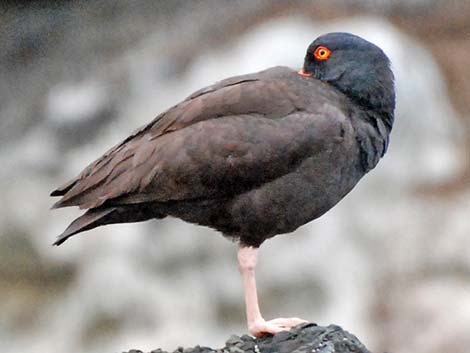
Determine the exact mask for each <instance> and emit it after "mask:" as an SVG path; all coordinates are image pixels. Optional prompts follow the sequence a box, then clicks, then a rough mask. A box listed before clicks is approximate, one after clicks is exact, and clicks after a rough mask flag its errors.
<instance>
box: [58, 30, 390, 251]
mask: <svg viewBox="0 0 470 353" xmlns="http://www.w3.org/2000/svg"><path fill="white" fill-rule="evenodd" d="M316 42H318V43H320V42H321V43H322V44H324V45H329V46H330V47H331V50H332V54H331V57H330V58H329V59H328V60H325V62H328V64H330V65H331V67H330V68H329V67H326V66H325V65H326V63H325V62H323V61H320V60H315V58H312V57H311V55H312V54H311V53H312V51H313V49H314V48H315V47H316V46H318V43H316ZM340 54H342V55H340ZM346 54H350V55H349V56H348V57H344V56H345V55H346ZM334 55H337V59H336V60H337V62H336V63H335V62H334V60H335V58H334ZM355 58H356V59H360V60H359V61H354V60H355ZM371 58H372V59H373V60H372V59H371ZM361 61H362V62H361ZM303 70H304V72H303V75H299V74H298V73H297V72H296V71H293V70H291V69H289V68H285V67H275V68H272V69H268V70H265V71H261V72H258V73H255V74H251V75H245V76H238V77H233V78H229V79H226V80H223V81H220V82H218V83H216V84H214V85H213V86H209V87H207V88H204V89H202V90H200V91H197V92H195V93H194V94H192V95H191V96H189V97H188V98H187V99H185V100H184V101H183V102H181V103H179V104H177V105H175V106H174V107H172V108H170V109H169V110H167V111H166V112H164V113H162V114H160V115H159V116H158V117H157V118H155V119H154V120H153V121H152V122H150V123H149V124H148V125H146V126H144V127H142V128H141V129H139V130H137V131H136V132H134V133H133V134H132V135H130V136H129V137H128V138H126V139H125V140H124V141H123V142H121V143H120V144H118V145H116V146H115V147H113V148H112V149H110V150H109V151H108V152H106V153H105V154H104V155H103V156H102V157H100V158H99V159H98V160H96V161H95V162H93V163H92V164H91V165H89V166H88V167H87V168H86V169H85V170H84V171H83V172H82V173H81V174H80V175H79V176H78V177H77V178H75V179H73V180H72V181H70V182H68V183H67V184H65V185H64V186H62V187H60V188H58V189H56V190H54V191H53V192H52V194H51V195H52V196H62V198H61V199H60V200H59V201H58V202H57V203H56V204H55V205H54V208H59V207H66V206H79V207H80V208H82V209H88V211H87V212H86V213H85V215H83V216H82V217H80V218H78V219H77V220H75V221H74V222H73V223H72V224H71V225H70V226H69V228H67V229H66V230H65V232H64V233H63V234H62V235H61V236H60V237H59V238H58V239H57V241H56V242H55V244H56V245H59V244H61V243H63V242H64V241H65V240H66V239H67V238H69V237H70V236H72V235H74V234H76V233H78V232H81V231H84V230H88V229H92V228H95V227H97V226H101V225H104V224H110V223H123V222H137V221H144V220H147V219H151V218H164V217H166V216H174V217H178V218H181V219H183V220H186V221H188V222H192V223H197V224H202V225H206V226H209V227H212V228H215V229H217V230H219V231H221V232H222V233H223V234H224V235H226V236H229V237H234V238H238V239H239V240H240V242H241V243H243V244H246V245H253V246H259V245H260V244H261V243H262V242H263V241H264V240H265V239H267V238H269V237H272V236H274V235H276V234H279V233H286V232H291V231H293V230H295V229H296V228H297V227H299V226H301V225H303V224H305V223H307V222H309V221H311V220H313V219H315V218H317V217H319V216H320V215H322V214H323V213H325V212H326V211H327V210H328V209H330V208H331V207H332V206H334V205H335V204H336V203H337V202H338V201H339V200H341V198H343V197H344V196H345V195H346V194H347V193H348V192H349V191H350V190H351V189H352V188H353V187H354V185H355V184H356V183H357V182H358V180H359V179H360V178H361V177H362V176H363V175H364V174H365V173H366V172H367V171H368V170H370V169H371V168H373V167H374V166H375V165H376V163H377V162H378V160H379V158H380V157H381V156H382V155H383V153H384V152H385V149H386V146H387V143H388V134H389V132H390V129H391V125H392V122H393V109H394V91H393V75H392V74H391V71H390V69H389V62H388V59H387V58H386V57H385V55H384V54H383V52H382V51H381V50H380V49H378V48H377V47H376V46H374V45H372V44H370V43H368V42H366V41H364V40H362V39H360V38H359V37H355V36H352V35H348V34H343V33H339V34H329V35H326V36H323V40H322V37H320V38H319V39H317V40H316V41H315V42H314V43H312V45H311V46H310V47H309V50H308V51H307V55H306V60H305V65H304V69H303ZM354 70H355V71H356V72H354ZM308 75H310V76H312V77H305V76H308ZM361 75H362V76H361Z"/></svg>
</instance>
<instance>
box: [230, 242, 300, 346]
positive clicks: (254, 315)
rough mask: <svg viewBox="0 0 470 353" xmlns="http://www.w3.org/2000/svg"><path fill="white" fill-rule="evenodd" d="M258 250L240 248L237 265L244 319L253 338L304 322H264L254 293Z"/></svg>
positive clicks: (281, 319) (282, 319) (295, 319)
mask: <svg viewBox="0 0 470 353" xmlns="http://www.w3.org/2000/svg"><path fill="white" fill-rule="evenodd" d="M257 254H258V248H254V247H251V246H249V247H248V246H240V249H239V250H238V265H239V269H240V273H241V275H242V278H243V286H244V288H245V304H246V319H247V322H248V329H249V330H250V333H251V334H252V335H253V336H256V337H260V336H262V335H263V334H264V333H272V334H275V333H278V332H281V331H288V330H289V329H291V328H292V327H294V326H297V325H299V324H301V323H304V322H306V321H305V320H302V319H299V318H289V319H286V318H279V319H274V320H270V321H266V320H264V319H263V317H262V316H261V312H260V310H259V305H258V294H257V293H256V280H255V268H256V259H257Z"/></svg>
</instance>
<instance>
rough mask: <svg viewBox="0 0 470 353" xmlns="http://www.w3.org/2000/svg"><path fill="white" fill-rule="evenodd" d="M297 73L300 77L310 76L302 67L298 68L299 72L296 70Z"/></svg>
mask: <svg viewBox="0 0 470 353" xmlns="http://www.w3.org/2000/svg"><path fill="white" fill-rule="evenodd" d="M297 73H298V74H299V75H300V76H302V77H312V74H309V73H308V72H305V71H304V69H303V68H301V69H300V70H299V72H297Z"/></svg>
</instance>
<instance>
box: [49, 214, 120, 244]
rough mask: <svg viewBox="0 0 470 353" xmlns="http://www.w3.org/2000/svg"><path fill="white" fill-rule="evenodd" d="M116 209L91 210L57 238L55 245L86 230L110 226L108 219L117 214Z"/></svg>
mask: <svg viewBox="0 0 470 353" xmlns="http://www.w3.org/2000/svg"><path fill="white" fill-rule="evenodd" d="M116 210H117V209H116V208H115V207H111V208H103V209H90V210H88V211H87V212H86V213H85V214H83V215H82V216H80V217H78V218H77V219H76V220H74V221H73V222H72V223H71V224H70V225H69V226H68V227H67V229H66V230H64V232H63V233H62V234H61V235H59V236H58V237H57V240H56V241H55V242H54V245H57V246H58V245H60V244H62V243H63V242H64V241H66V240H67V239H68V238H70V237H71V236H72V235H75V234H77V233H80V232H84V231H86V230H90V229H93V228H96V227H98V226H100V225H104V224H108V223H109V222H107V218H109V216H110V215H111V214H112V213H113V212H115V211H116Z"/></svg>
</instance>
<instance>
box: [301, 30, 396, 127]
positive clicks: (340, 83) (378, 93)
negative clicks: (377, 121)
mask: <svg viewBox="0 0 470 353" xmlns="http://www.w3.org/2000/svg"><path fill="white" fill-rule="evenodd" d="M299 74H300V75H302V76H306V77H313V78H316V79H318V80H321V81H324V82H327V83H329V84H331V85H332V86H334V87H335V88H336V89H338V90H339V91H341V92H342V93H344V94H345V95H347V96H348V97H349V98H350V99H352V100H353V101H355V102H356V103H358V104H360V105H361V106H363V107H365V108H367V109H372V110H374V111H376V112H379V113H381V114H383V113H385V114H387V115H390V116H391V119H392V120H393V111H394V109H395V89H394V78H393V73H392V70H391V69H390V60H389V59H388V58H387V56H386V55H385V54H384V52H383V51H382V50H381V49H380V48H379V47H377V46H376V45H374V44H372V43H370V42H368V41H366V40H365V39H362V38H361V37H358V36H355V35H353V34H350V33H340V32H338V33H328V34H324V35H322V36H320V37H318V38H317V39H315V40H314V41H313V43H312V44H310V46H309V47H308V49H307V54H306V55H305V61H304V66H303V68H302V69H301V70H300V71H299Z"/></svg>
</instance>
